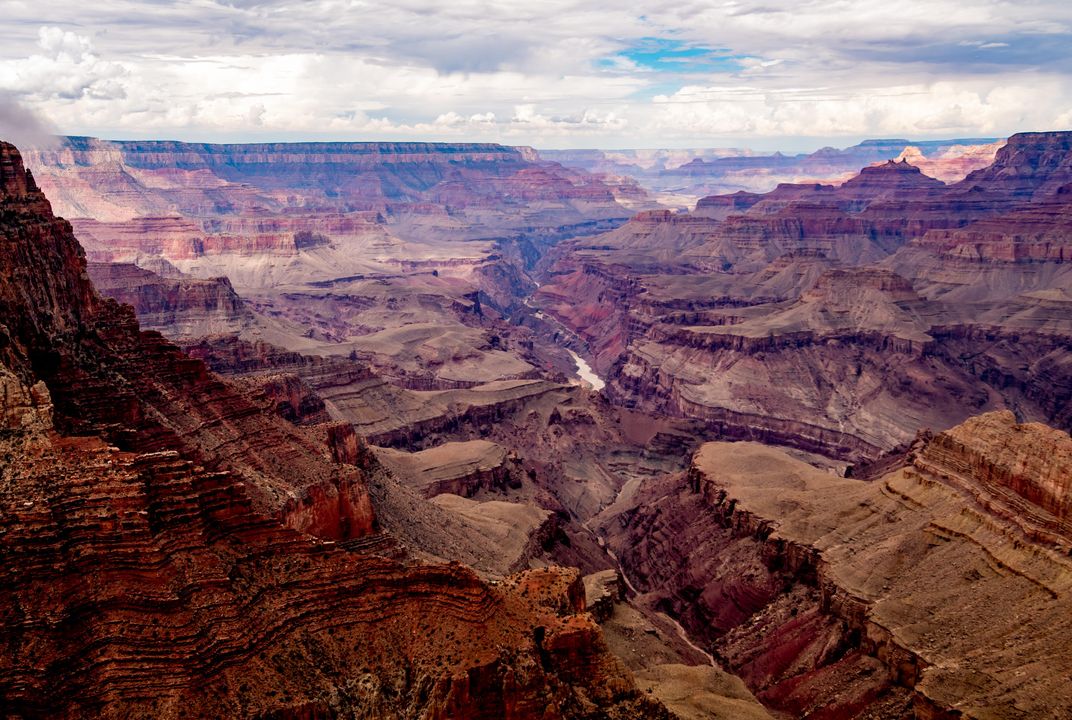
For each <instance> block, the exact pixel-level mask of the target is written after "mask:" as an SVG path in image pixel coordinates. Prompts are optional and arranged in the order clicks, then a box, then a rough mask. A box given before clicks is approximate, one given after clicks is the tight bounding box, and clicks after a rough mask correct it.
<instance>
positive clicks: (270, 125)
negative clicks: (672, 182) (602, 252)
mask: <svg viewBox="0 0 1072 720" xmlns="http://www.w3.org/2000/svg"><path fill="white" fill-rule="evenodd" d="M0 23H2V28H3V37H4V41H3V43H2V44H0V131H3V130H4V129H5V128H4V124H5V123H8V124H9V125H10V124H11V123H13V122H16V121H15V120H11V116H16V117H23V116H24V115H25V111H29V112H32V113H35V114H37V115H38V116H39V117H44V118H46V119H47V120H48V122H50V123H51V125H52V126H53V127H54V128H56V129H57V130H59V131H60V132H63V133H66V134H86V135H96V136H100V137H109V138H165V137H166V138H175V139H185V140H204V141H212V140H217V141H235V140H265V139H280V140H293V139H311V140H320V139H347V140H364V139H369V140H374V139H420V140H473V141H498V142H508V143H512V144H527V145H535V146H538V147H545V148H553V147H713V146H748V147H754V148H760V149H773V148H783V149H794V150H795V149H811V148H814V147H817V146H819V145H823V144H836V145H847V144H851V143H853V142H855V141H856V140H858V139H860V138H863V137H909V138H912V139H925V138H948V137H983V136H995V137H996V136H1005V135H1008V134H1011V133H1013V132H1016V131H1021V130H1051V129H1066V128H1068V127H1069V126H1072V1H1070V0H1038V1H1035V2H1031V1H1030V0H1028V1H1024V0H1016V1H1015V2H1010V1H999V0H959V1H958V0H840V1H823V2H815V1H808V0H797V1H795V2H788V1H786V0H739V1H738V0H734V1H731V2H719V1H717V0H711V1H704V2H693V1H692V0H674V1H673V2H662V1H659V0H656V1H650V2H609V1H607V0H603V1H600V2H592V1H581V0H576V1H575V0H523V1H520V2H516V1H514V0H509V1H503V2H477V1H470V0H461V1H457V0H442V1H440V2H436V1H435V0H393V1H392V2H384V3H381V2H365V1H360V0H308V1H302V0H279V1H277V2H252V1H248V0H231V1H230V2H224V1H219V2H217V1H214V0H188V1H186V2H168V1H166V0H155V1H152V2H133V1H131V0H0ZM5 106H6V109H5ZM16 110H17V111H16Z"/></svg>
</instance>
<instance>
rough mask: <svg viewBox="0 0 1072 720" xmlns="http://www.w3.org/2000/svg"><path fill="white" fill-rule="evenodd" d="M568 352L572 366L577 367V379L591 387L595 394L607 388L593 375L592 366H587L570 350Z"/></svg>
mask: <svg viewBox="0 0 1072 720" xmlns="http://www.w3.org/2000/svg"><path fill="white" fill-rule="evenodd" d="M568 352H569V354H570V357H571V358H573V362H574V364H576V365H577V377H579V378H580V379H581V380H583V381H584V382H586V383H588V384H589V385H591V386H592V389H593V390H595V391H596V392H599V391H600V390H602V389H603V388H605V387H606V386H607V383H605V382H603V378H601V377H599V376H598V375H596V374H595V372H594V371H593V370H592V366H591V365H589V364H588V362H587V361H586V360H585V359H584V358H583V357H581V356H580V355H578V354H577V353H575V352H573V351H572V350H569V351H568Z"/></svg>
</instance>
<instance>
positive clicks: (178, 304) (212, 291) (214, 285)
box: [87, 263, 254, 342]
mask: <svg viewBox="0 0 1072 720" xmlns="http://www.w3.org/2000/svg"><path fill="white" fill-rule="evenodd" d="M87 270H88V272H89V277H90V279H91V280H93V284H94V286H95V287H96V288H97V290H98V292H100V293H101V294H102V295H104V296H105V297H110V298H112V299H114V300H116V301H117V302H119V303H122V304H124V305H130V306H132V307H133V308H134V312H135V313H136V314H137V316H138V323H139V324H140V325H141V327H143V328H145V329H148V330H157V331H160V332H166V333H167V334H168V337H170V338H171V339H173V340H176V341H180V342H181V341H182V340H188V339H192V338H201V337H206V336H210V335H229V334H237V333H239V332H240V331H241V330H242V329H244V328H245V327H248V326H250V325H252V324H253V322H254V320H253V316H252V314H251V313H250V311H249V310H248V309H247V308H246V307H245V305H244V304H243V303H242V299H241V298H240V297H238V294H237V293H236V292H235V291H234V288H233V287H231V283H230V281H228V280H227V278H214V279H212V280H195V279H193V278H164V277H160V276H159V275H157V274H156V273H153V272H150V271H149V270H144V269H142V268H139V267H137V266H136V265H133V264H130V263H117V264H113V263H89V264H88V266H87Z"/></svg>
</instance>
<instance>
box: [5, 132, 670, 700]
mask: <svg viewBox="0 0 1072 720" xmlns="http://www.w3.org/2000/svg"><path fill="white" fill-rule="evenodd" d="M0 259H2V263H3V266H4V268H5V273H4V279H3V281H0V321H2V323H3V328H2V330H3V332H2V333H0V335H2V337H3V342H2V343H0V387H2V390H3V392H2V395H0V398H2V405H0V408H2V412H0V425H2V427H3V433H2V435H0V444H2V445H3V448H2V449H3V452H4V456H5V458H6V461H5V465H4V470H3V475H2V482H0V519H2V522H0V527H2V531H0V532H2V534H3V542H2V543H0V576H2V578H3V582H2V584H0V588H2V589H0V619H2V627H3V630H0V634H2V635H3V644H4V647H5V648H6V651H5V653H4V654H3V659H2V660H0V701H2V705H3V707H4V709H5V712H6V713H7V714H9V715H11V716H15V717H54V716H58V715H62V716H68V717H130V716H132V715H137V716H148V715H151V716H154V717H162V718H167V717H188V716H214V717H269V716H270V717H326V716H336V715H349V716H362V717H397V716H399V715H411V716H417V715H419V716H421V717H427V718H448V717H449V718H490V717H533V716H539V717H597V716H598V717H607V716H610V717H621V718H626V717H637V716H644V717H656V718H658V717H666V713H665V710H664V709H662V708H661V706H659V705H658V703H657V702H655V701H653V700H651V699H649V698H648V697H647V696H646V695H645V694H644V693H641V692H639V691H638V690H637V688H636V687H635V685H634V684H633V682H632V680H631V678H630V677H629V675H628V673H627V672H626V671H625V670H624V668H623V667H622V666H621V665H620V663H619V662H618V661H616V660H615V659H614V658H613V657H612V656H611V655H610V654H609V653H607V652H606V650H605V645H604V644H603V642H602V640H601V636H600V632H599V629H598V627H597V626H596V625H595V624H594V622H593V621H592V620H591V619H590V617H588V616H587V615H584V614H583V613H581V611H582V610H583V590H581V585H580V580H579V577H578V576H577V575H576V574H575V573H570V572H568V571H562V570H554V569H551V570H543V571H533V572H530V573H527V574H524V575H521V576H517V577H514V578H512V579H510V580H508V581H506V582H504V583H502V584H500V585H498V586H496V587H492V586H489V585H488V584H486V583H484V582H483V581H481V580H480V579H479V578H478V577H477V576H476V574H475V573H473V572H472V571H470V570H468V569H466V568H464V567H462V566H460V565H456V564H455V565H421V564H403V563H401V562H399V561H398V560H394V559H391V558H389V557H383V556H381V554H377V552H376V551H375V547H376V546H375V544H374V543H370V541H371V540H373V539H374V538H375V537H376V532H375V531H376V517H375V512H374V510H373V508H372V505H371V502H370V487H371V485H370V482H371V479H370V473H371V472H373V469H372V468H371V467H369V466H365V467H359V466H358V465H353V464H350V463H353V462H358V463H361V462H362V461H363V453H362V451H361V449H360V444H359V443H357V440H356V436H355V435H354V434H353V430H352V428H350V427H349V426H338V425H333V426H328V427H324V426H318V428H319V431H313V430H304V429H301V428H298V427H297V426H294V425H292V424H291V423H289V422H287V421H286V420H283V419H282V418H279V417H278V416H276V415H274V414H271V413H269V412H266V411H265V410H263V409H262V407H261V406H259V405H258V404H257V402H255V401H254V400H253V399H251V398H248V397H247V396H246V395H245V394H244V392H243V391H242V389H241V388H239V387H236V386H234V385H231V384H229V383H227V382H225V381H222V380H220V379H219V378H217V377H216V376H214V375H213V374H212V373H211V372H209V371H208V370H207V368H206V367H205V366H204V365H203V364H202V362H201V361H199V360H194V359H191V358H189V357H187V356H186V355H184V354H183V353H182V352H180V351H179V349H178V348H177V347H175V346H174V345H171V344H170V343H168V342H167V341H165V340H163V338H161V337H160V335H159V334H157V333H154V332H150V331H140V330H139V328H138V325H137V322H136V321H135V319H134V314H133V311H132V310H131V309H130V308H129V307H125V306H120V305H118V304H117V303H116V302H114V301H112V300H105V299H103V298H101V297H100V296H99V295H98V294H97V292H96V291H95V290H94V288H93V285H92V283H91V282H90V280H89V278H88V276H87V274H86V263H85V256H84V253H83V251H82V249H81V248H80V247H79V245H78V243H77V242H76V241H75V239H74V236H73V235H72V232H71V227H70V225H69V224H68V223H66V222H65V221H63V220H61V219H57V218H55V217H53V215H52V213H51V209H50V207H49V204H48V201H47V200H46V199H45V197H44V195H43V194H42V193H40V192H39V191H38V190H37V188H36V186H35V184H34V181H33V179H32V177H30V175H29V174H28V173H26V172H25V171H24V170H23V167H22V162H21V159H20V157H19V156H18V154H17V151H16V150H15V149H14V148H13V147H12V146H10V145H7V144H0ZM340 461H342V462H340ZM342 541H345V542H348V543H351V545H352V546H353V547H354V548H355V549H353V550H349V551H348V550H345V549H343V546H342V544H339V543H340V542H342ZM361 548H364V549H361Z"/></svg>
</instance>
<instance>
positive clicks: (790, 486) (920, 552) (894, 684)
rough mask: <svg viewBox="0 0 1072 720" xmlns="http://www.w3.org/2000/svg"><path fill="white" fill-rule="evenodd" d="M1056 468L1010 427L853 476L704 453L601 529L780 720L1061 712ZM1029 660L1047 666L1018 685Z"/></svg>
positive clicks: (1050, 440) (1061, 439)
mask: <svg viewBox="0 0 1072 720" xmlns="http://www.w3.org/2000/svg"><path fill="white" fill-rule="evenodd" d="M1070 452H1072V439H1070V438H1069V436H1068V434H1067V433H1065V432H1062V431H1058V430H1054V429H1052V428H1049V427H1047V426H1044V425H1041V424H1037V423H1025V424H1019V423H1017V422H1016V420H1015V418H1014V417H1013V415H1012V414H1011V413H1009V412H995V413H988V414H984V415H980V416H977V417H973V418H971V419H969V420H967V421H966V422H964V423H962V424H961V425H958V426H957V427H955V428H953V429H951V430H949V431H946V432H943V433H939V434H937V435H935V436H933V437H927V436H924V437H921V438H920V439H919V440H918V441H917V442H916V443H915V445H914V446H913V448H912V449H911V451H910V452H909V453H907V454H902V455H901V456H899V457H897V458H891V462H888V463H884V464H883V466H882V467H881V468H875V469H876V470H877V472H876V473H873V474H864V475H862V476H861V478H860V479H853V478H844V477H838V476H836V475H834V474H832V473H830V472H826V471H822V470H819V469H817V468H815V467H813V466H812V465H809V464H808V463H806V462H802V461H801V460H799V459H796V458H793V457H791V456H790V455H789V454H787V453H786V452H784V451H783V450H780V449H776V448H771V447H767V446H763V445H759V444H756V443H725V442H719V443H709V444H707V445H704V446H703V447H702V448H701V449H700V451H699V452H697V454H696V455H695V457H694V459H693V464H692V468H691V470H690V471H689V473H688V474H687V476H685V477H681V476H678V477H676V478H660V479H652V480H650V481H648V482H647V483H645V485H644V486H643V487H642V488H641V489H640V490H638V494H637V497H636V504H635V507H634V508H633V509H630V510H626V511H624V512H620V513H618V514H616V515H612V516H609V517H605V518H604V519H603V523H604V529H605V531H606V532H607V533H608V536H609V542H610V545H611V547H613V548H615V550H616V551H617V552H618V553H621V558H622V560H623V563H624V566H625V568H626V570H627V572H629V573H630V574H631V576H632V577H633V578H634V582H636V583H637V584H638V585H639V586H640V589H641V590H642V591H649V592H652V593H654V594H655V595H656V596H657V597H658V598H660V600H659V602H661V603H663V604H664V605H665V606H669V607H673V608H675V609H676V610H677V611H678V613H679V614H680V617H681V618H682V622H683V623H684V624H685V625H686V627H688V628H689V630H690V631H692V632H693V633H694V634H695V635H696V636H698V637H705V638H708V640H709V642H710V645H711V647H713V648H714V649H715V650H716V651H717V652H718V653H719V656H720V657H721V658H723V659H724V661H725V662H726V663H727V665H728V666H729V668H731V669H734V670H736V671H738V672H739V673H741V675H742V677H743V678H744V679H745V681H746V682H747V683H748V684H749V686H750V687H752V688H753V689H754V690H755V691H756V693H757V696H758V697H759V698H760V699H761V700H763V701H764V702H766V703H767V704H768V705H769V706H772V707H774V708H777V709H779V710H781V711H783V712H787V713H789V714H791V715H793V716H797V717H803V716H809V715H813V714H814V715H819V716H830V717H861V716H869V715H871V716H878V717H957V716H961V715H963V716H968V717H975V716H990V717H1001V718H1006V717H1007V718H1013V717H1023V716H1024V714H1025V713H1026V714H1028V715H1032V714H1037V715H1040V716H1045V715H1050V714H1053V713H1057V714H1058V715H1060V714H1062V713H1067V712H1068V711H1069V708H1068V702H1069V700H1068V698H1069V694H1068V690H1069V679H1068V677H1067V675H1066V674H1065V673H1063V672H1061V671H1060V670H1058V668H1062V667H1065V666H1067V664H1068V662H1069V660H1068V656H1069V653H1070V652H1072V649H1070V646H1069V644H1068V643H1067V642H1066V640H1065V636H1064V633H1063V632H1061V631H1060V628H1065V627H1067V625H1068V624H1069V622H1070V618H1072V614H1070V613H1069V607H1068V605H1069V603H1070V597H1072V596H1070V594H1069V593H1070V590H1072V562H1070V561H1069V554H1068V552H1069V549H1070V548H1072V526H1070V525H1069V523H1068V516H1067V513H1068V502H1069V498H1070V490H1069V483H1068V477H1069V467H1068V463H1069V457H1070ZM892 460H895V462H893V461H892ZM1055 630H1057V632H1055ZM1039 657H1047V658H1054V659H1055V662H1054V663H1053V664H1052V665H1050V664H1049V663H1041V664H1039V665H1038V666H1037V667H1036V669H1035V671H1033V672H1030V673H1029V672H1026V671H1025V667H1026V666H1027V665H1033V661H1032V659H1033V658H1039ZM967 678H972V681H971V682H967V681H966V679H967Z"/></svg>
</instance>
